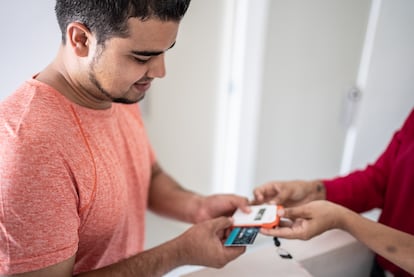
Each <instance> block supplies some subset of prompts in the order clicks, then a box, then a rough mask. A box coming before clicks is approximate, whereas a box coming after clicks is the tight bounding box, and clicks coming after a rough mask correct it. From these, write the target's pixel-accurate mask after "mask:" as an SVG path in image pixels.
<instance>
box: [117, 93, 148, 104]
mask: <svg viewBox="0 0 414 277" xmlns="http://www.w3.org/2000/svg"><path fill="white" fill-rule="evenodd" d="M144 97H145V93H143V94H141V95H139V97H138V98H137V99H130V98H123V97H121V98H113V99H112V102H114V103H121V104H135V103H138V102H139V101H141V100H142V99H144Z"/></svg>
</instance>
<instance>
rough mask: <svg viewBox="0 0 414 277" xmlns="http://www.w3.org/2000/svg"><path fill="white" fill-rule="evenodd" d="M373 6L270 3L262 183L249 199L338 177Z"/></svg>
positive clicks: (260, 140) (258, 169)
mask: <svg viewBox="0 0 414 277" xmlns="http://www.w3.org/2000/svg"><path fill="white" fill-rule="evenodd" d="M370 5H371V1H369V0H364V1H361V0H353V1H339V0H337V1H331V0H318V1H299V0H296V1H295V0H294V1H282V0H280V1H270V6H269V16H268V17H269V23H268V30H267V44H266V52H265V57H266V58H265V65H264V66H265V67H264V76H263V78H264V79H263V91H262V101H261V107H260V116H259V120H258V124H259V127H258V130H259V131H258V134H257V135H258V137H257V152H256V163H255V168H254V169H253V170H254V172H255V174H254V176H255V177H254V180H249V181H250V183H251V185H250V187H249V186H247V187H248V188H247V190H246V189H245V190H244V192H248V191H251V190H252V187H251V186H254V185H258V184H262V183H264V182H267V181H270V180H275V179H276V180H277V179H279V180H284V179H295V178H305V179H310V178H317V177H324V176H325V177H327V176H332V175H335V174H337V173H338V172H339V169H340V166H341V158H342V150H343V146H344V142H345V137H346V128H345V126H344V124H343V121H342V118H343V113H344V101H345V98H346V94H347V93H348V91H349V90H350V89H351V88H352V87H353V86H355V84H356V80H357V76H358V69H359V62H360V58H361V53H362V49H363V45H364V38H365V32H366V28H367V24H368V19H369V14H370ZM252 58H254V56H253V57H252ZM242 182H243V180H240V183H242ZM245 188H246V186H245Z"/></svg>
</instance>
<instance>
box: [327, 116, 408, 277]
mask: <svg viewBox="0 0 414 277" xmlns="http://www.w3.org/2000/svg"><path fill="white" fill-rule="evenodd" d="M324 183H325V186H326V192H327V199H328V200H330V201H332V202H335V203H338V204H341V205H343V206H345V207H348V208H350V209H352V210H354V211H356V212H364V211H367V210H370V209H373V208H381V209H382V213H381V215H380V218H379V222H380V223H382V224H385V225H387V226H390V227H392V228H395V229H398V230H401V231H403V232H406V233H409V234H412V235H414V220H413V219H412V212H413V211H414V199H413V197H414V109H413V110H412V111H411V113H410V115H409V116H408V118H407V119H406V121H405V123H404V125H403V126H402V128H401V129H400V130H398V131H397V132H396V133H395V134H394V136H393V138H392V140H391V142H390V144H389V145H388V147H387V148H386V150H385V151H384V152H383V153H382V155H381V156H380V157H379V158H378V160H377V161H376V162H375V163H373V164H370V165H368V166H367V167H366V168H365V169H364V170H358V171H355V172H352V173H351V174H349V175H347V176H344V177H338V178H335V179H333V180H324ZM377 260H378V262H379V264H380V265H381V266H382V267H383V268H384V269H386V270H389V271H390V272H392V273H394V275H395V276H412V275H410V274H409V273H408V272H406V271H404V270H402V269H400V268H398V267H397V266H396V265H394V264H392V263H391V262H389V261H387V260H385V259H384V258H382V257H379V256H378V258H377Z"/></svg>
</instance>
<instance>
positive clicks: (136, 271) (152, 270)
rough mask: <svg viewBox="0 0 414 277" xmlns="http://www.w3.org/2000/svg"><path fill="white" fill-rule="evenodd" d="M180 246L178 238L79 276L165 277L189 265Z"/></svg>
mask: <svg viewBox="0 0 414 277" xmlns="http://www.w3.org/2000/svg"><path fill="white" fill-rule="evenodd" d="M179 244H180V243H179V239H178V238H176V239H173V240H171V241H169V242H166V243H164V244H162V245H160V246H157V247H155V248H152V249H150V250H147V251H144V252H142V253H139V254H137V255H135V256H132V257H130V258H128V259H125V260H122V261H120V262H118V263H115V264H113V265H110V266H107V267H103V268H100V269H97V270H94V271H91V272H85V273H82V274H79V275H77V276H79V277H81V276H82V277H94V276H97V277H98V276H99V277H106V276H125V277H129V276H131V277H136V276H141V277H147V276H148V277H154V276H163V275H164V274H165V273H167V272H169V271H171V270H172V269H174V268H176V267H178V266H181V265H184V264H185V263H188V258H187V257H186V255H185V253H184V250H183V248H182V247H180V245H179Z"/></svg>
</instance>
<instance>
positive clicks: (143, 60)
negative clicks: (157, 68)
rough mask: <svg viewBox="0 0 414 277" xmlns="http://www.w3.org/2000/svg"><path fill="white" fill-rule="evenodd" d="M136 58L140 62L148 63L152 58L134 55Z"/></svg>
mask: <svg viewBox="0 0 414 277" xmlns="http://www.w3.org/2000/svg"><path fill="white" fill-rule="evenodd" d="M134 60H135V61H137V62H138V63H147V62H148V61H149V60H150V58H139V57H134Z"/></svg>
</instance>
